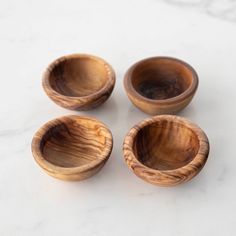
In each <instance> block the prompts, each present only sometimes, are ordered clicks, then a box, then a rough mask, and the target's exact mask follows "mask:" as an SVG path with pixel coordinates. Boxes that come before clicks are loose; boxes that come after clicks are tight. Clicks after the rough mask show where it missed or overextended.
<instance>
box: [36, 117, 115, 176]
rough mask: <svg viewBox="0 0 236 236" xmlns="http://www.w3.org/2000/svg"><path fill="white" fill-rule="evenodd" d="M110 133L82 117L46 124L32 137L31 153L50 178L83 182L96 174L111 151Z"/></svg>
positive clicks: (62, 118)
mask: <svg viewBox="0 0 236 236" xmlns="http://www.w3.org/2000/svg"><path fill="white" fill-rule="evenodd" d="M112 145H113V140H112V134H111V132H110V130H109V129H108V128H107V127H106V126H105V125H104V124H103V123H101V122H100V121H98V120H96V119H94V118H91V117H85V116H75V115H70V116H64V117H60V118H57V119H55V120H52V121H49V122H48V123H46V124H45V125H44V126H43V127H42V128H40V129H39V131H38V132H37V133H36V134H35V136H34V138H33V141H32V153H33V156H34V158H35V160H36V162H37V163H38V164H39V165H40V166H41V167H42V168H43V169H44V170H45V171H46V172H47V173H48V174H49V175H51V176H53V177H56V178H59V179H63V180H82V179H85V178H88V177H90V176H92V175H94V174H95V173H97V172H98V171H99V170H100V169H101V168H102V167H103V165H104V164H105V162H106V161H107V159H108V158H109V156H110V153H111V150H112Z"/></svg>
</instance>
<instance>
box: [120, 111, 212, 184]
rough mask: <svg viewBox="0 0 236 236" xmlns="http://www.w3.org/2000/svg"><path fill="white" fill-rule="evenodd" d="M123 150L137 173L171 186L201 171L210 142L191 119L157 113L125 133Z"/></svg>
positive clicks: (151, 181)
mask: <svg viewBox="0 0 236 236" xmlns="http://www.w3.org/2000/svg"><path fill="white" fill-rule="evenodd" d="M123 152H124V159H125V161H126V163H127V165H128V167H129V168H130V169H131V170H132V171H133V172H134V173H135V174H136V175H137V176H138V177H140V178H141V179H143V180H145V181H147V182H149V183H152V184H155V185H159V186H174V185H178V184H180V183H183V182H186V181H188V180H190V179H192V178H193V177H194V176H195V175H197V174H198V173H199V172H200V170H201V169H202V168H203V166H204V164H205V163H206V161H207V157H208V153H209V142H208V138H207V136H206V134H205V133H204V132H203V131H202V130H201V129H200V128H199V127H198V126H197V125H195V124H193V123H192V122H190V121H188V120H186V119H184V118H180V117H178V116H173V115H160V116H156V117H153V118H148V119H146V120H144V121H142V122H141V123H139V124H137V125H136V126H134V127H133V128H132V129H131V130H130V131H129V133H128V134H127V136H126V137H125V140H124V144H123Z"/></svg>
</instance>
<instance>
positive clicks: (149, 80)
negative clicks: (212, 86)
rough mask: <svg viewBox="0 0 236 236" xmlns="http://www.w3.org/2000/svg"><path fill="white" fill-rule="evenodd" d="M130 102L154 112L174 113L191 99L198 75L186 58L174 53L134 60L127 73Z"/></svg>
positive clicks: (144, 109)
mask: <svg viewBox="0 0 236 236" xmlns="http://www.w3.org/2000/svg"><path fill="white" fill-rule="evenodd" d="M124 87H125V90H126V93H127V95H128V97H129V99H130V100H131V102H132V103H133V104H134V105H135V106H136V107H137V108H139V109H140V110H142V111H143V112H146V113H148V114H151V115H157V114H175V113H177V112H178V111H180V110H182V109H183V108H184V107H186V106H187V105H188V104H189V103H190V101H191V100H192V98H193V96H194V94H195V92H196V90H197V87H198V76H197V73H196V72H195V70H194V69H193V68H192V67H191V66H190V65H189V64H187V63H186V62H184V61H181V60H179V59H176V58H171V57H151V58H147V59H144V60H141V61H139V62H137V63H136V64H134V65H133V66H132V67H131V68H130V69H129V70H128V71H127V73H126V75H125V77H124Z"/></svg>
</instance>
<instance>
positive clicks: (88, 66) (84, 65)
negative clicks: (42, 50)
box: [43, 54, 115, 110]
mask: <svg viewBox="0 0 236 236" xmlns="http://www.w3.org/2000/svg"><path fill="white" fill-rule="evenodd" d="M114 85H115V73H114V70H113V69H112V67H111V66H110V65H109V64H108V63H107V62H105V61H104V60H103V59H101V58H98V57H95V56H91V55H86V54H73V55H69V56H64V57H61V58H59V59H57V60H56V61H54V62H52V63H51V64H50V65H49V67H48V68H47V70H46V72H45V73H44V75H43V88H44V90H45V92H46V94H47V95H48V96H49V98H51V99H52V100H53V101H54V102H55V103H56V104H58V105H59V106H62V107H64V108H67V109H71V110H89V109H92V108H95V107H97V106H99V105H101V104H102V103H104V102H105V101H106V100H107V99H108V98H109V96H110V95H111V93H112V91H113V88H114Z"/></svg>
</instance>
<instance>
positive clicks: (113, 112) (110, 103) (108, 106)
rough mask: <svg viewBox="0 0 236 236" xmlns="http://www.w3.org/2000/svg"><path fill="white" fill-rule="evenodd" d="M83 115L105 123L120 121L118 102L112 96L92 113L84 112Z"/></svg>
mask: <svg viewBox="0 0 236 236" xmlns="http://www.w3.org/2000/svg"><path fill="white" fill-rule="evenodd" d="M82 113H83V115H89V116H93V117H97V118H99V119H101V121H104V122H105V123H106V122H107V123H111V122H116V121H117V119H118V107H117V101H116V100H115V98H114V97H113V96H111V97H110V98H109V99H108V100H107V101H106V102H105V103H103V104H102V105H100V106H99V107H96V108H95V109H93V110H90V111H83V112H82Z"/></svg>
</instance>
